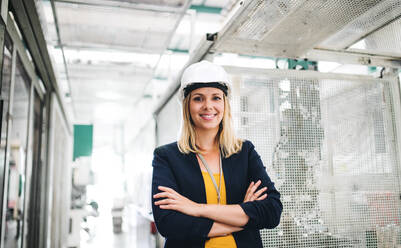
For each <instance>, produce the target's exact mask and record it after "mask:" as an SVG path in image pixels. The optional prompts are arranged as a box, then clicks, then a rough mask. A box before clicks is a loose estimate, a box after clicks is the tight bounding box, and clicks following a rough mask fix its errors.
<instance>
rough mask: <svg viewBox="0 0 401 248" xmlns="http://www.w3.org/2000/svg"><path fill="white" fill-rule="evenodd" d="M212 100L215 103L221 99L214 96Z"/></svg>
mask: <svg viewBox="0 0 401 248" xmlns="http://www.w3.org/2000/svg"><path fill="white" fill-rule="evenodd" d="M213 100H215V101H220V100H221V97H220V96H214V97H213Z"/></svg>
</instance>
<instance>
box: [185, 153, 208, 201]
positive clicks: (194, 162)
mask: <svg viewBox="0 0 401 248" xmlns="http://www.w3.org/2000/svg"><path fill="white" fill-rule="evenodd" d="M189 157H190V160H191V170H192V172H191V175H193V178H191V181H193V185H198V186H197V188H195V189H194V190H195V191H197V194H194V196H197V198H198V199H194V200H195V201H196V202H198V203H206V190H205V182H204V181H203V176H202V171H201V169H200V167H199V163H198V159H197V158H196V155H195V153H193V152H191V153H190V154H189Z"/></svg>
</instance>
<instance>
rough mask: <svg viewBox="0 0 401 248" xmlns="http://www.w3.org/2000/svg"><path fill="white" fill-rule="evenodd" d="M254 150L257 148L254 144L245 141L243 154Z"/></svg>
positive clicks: (243, 142)
mask: <svg viewBox="0 0 401 248" xmlns="http://www.w3.org/2000/svg"><path fill="white" fill-rule="evenodd" d="M254 149H255V146H254V145H253V144H252V142H251V141H250V140H246V139H244V140H243V141H242V149H241V153H243V152H245V153H248V152H250V151H251V150H254Z"/></svg>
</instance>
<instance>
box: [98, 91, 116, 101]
mask: <svg viewBox="0 0 401 248" xmlns="http://www.w3.org/2000/svg"><path fill="white" fill-rule="evenodd" d="M96 97H99V98H102V99H105V100H119V99H121V98H122V96H121V95H120V94H117V93H115V92H112V91H100V92H96Z"/></svg>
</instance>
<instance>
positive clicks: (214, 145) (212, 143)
mask: <svg viewBox="0 0 401 248" xmlns="http://www.w3.org/2000/svg"><path fill="white" fill-rule="evenodd" d="M217 133H218V129H216V130H196V146H197V147H198V148H199V150H201V151H202V152H210V151H213V150H215V149H218V148H219V143H218V141H217V140H216V136H217Z"/></svg>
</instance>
